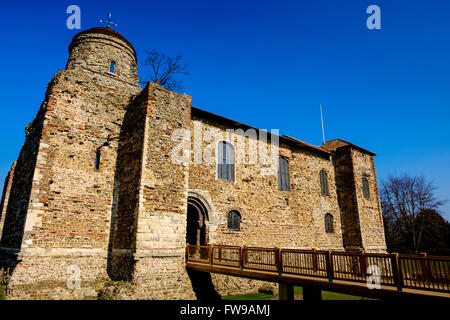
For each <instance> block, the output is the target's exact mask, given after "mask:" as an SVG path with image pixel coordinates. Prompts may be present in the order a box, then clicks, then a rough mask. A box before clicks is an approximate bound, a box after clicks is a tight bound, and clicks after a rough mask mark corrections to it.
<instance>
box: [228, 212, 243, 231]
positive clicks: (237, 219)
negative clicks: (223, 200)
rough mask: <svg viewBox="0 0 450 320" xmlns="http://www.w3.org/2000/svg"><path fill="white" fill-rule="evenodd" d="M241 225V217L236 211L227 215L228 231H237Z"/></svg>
mask: <svg viewBox="0 0 450 320" xmlns="http://www.w3.org/2000/svg"><path fill="white" fill-rule="evenodd" d="M240 225H241V215H240V213H239V212H237V211H236V210H233V211H230V212H229V213H228V229H230V230H239V229H240Z"/></svg>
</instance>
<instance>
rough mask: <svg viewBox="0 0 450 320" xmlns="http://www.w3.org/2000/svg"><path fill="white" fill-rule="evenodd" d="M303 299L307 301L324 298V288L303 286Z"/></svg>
mask: <svg viewBox="0 0 450 320" xmlns="http://www.w3.org/2000/svg"><path fill="white" fill-rule="evenodd" d="M303 300H305V301H319V300H322V290H320V289H319V288H313V287H303Z"/></svg>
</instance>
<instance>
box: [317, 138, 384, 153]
mask: <svg viewBox="0 0 450 320" xmlns="http://www.w3.org/2000/svg"><path fill="white" fill-rule="evenodd" d="M346 146H351V147H353V148H355V149H358V150H360V151H362V152H364V153H368V154H370V155H371V156H375V155H376V154H375V153H373V152H372V151H369V150H367V149H364V148H361V147H360V146H357V145H355V144H353V143H351V142H348V141H345V140H342V139H334V140H330V141H327V142H326V143H324V144H323V145H322V148H324V149H326V150H329V151H333V152H334V151H335V150H336V149H338V148H341V147H346Z"/></svg>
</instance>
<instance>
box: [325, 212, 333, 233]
mask: <svg viewBox="0 0 450 320" xmlns="http://www.w3.org/2000/svg"><path fill="white" fill-rule="evenodd" d="M333 220H334V218H333V215H331V214H330V213H327V214H326V215H325V232H326V233H333V232H334V222H333Z"/></svg>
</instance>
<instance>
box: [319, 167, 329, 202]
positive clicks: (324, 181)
mask: <svg viewBox="0 0 450 320" xmlns="http://www.w3.org/2000/svg"><path fill="white" fill-rule="evenodd" d="M320 190H321V193H322V194H323V195H324V196H329V195H330V192H329V190H328V174H327V172H326V171H325V170H322V171H320Z"/></svg>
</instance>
